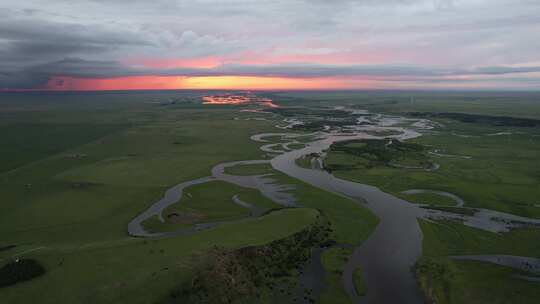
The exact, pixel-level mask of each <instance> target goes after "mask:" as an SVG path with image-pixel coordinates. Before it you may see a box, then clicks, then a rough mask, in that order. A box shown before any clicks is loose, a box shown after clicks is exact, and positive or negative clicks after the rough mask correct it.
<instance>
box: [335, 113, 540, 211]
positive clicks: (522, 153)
mask: <svg viewBox="0 0 540 304" xmlns="http://www.w3.org/2000/svg"><path fill="white" fill-rule="evenodd" d="M440 122H441V123H443V124H444V127H441V128H438V129H437V133H436V134H426V135H424V136H422V137H419V138H417V139H415V140H412V141H411V142H412V143H414V144H418V145H421V146H422V147H423V152H422V153H421V154H418V153H416V154H413V156H412V157H411V156H410V155H411V153H409V152H401V151H398V153H402V155H403V156H399V155H398V156H397V157H396V156H393V155H392V154H395V153H396V151H388V154H391V156H390V159H391V160H393V159H396V158H397V160H398V161H397V163H398V164H400V165H407V166H411V167H413V168H414V167H422V166H425V164H427V163H436V164H438V165H439V166H440V168H439V169H437V170H432V171H428V170H422V169H421V168H420V169H408V168H403V167H401V168H399V167H397V168H396V167H395V166H393V164H392V163H389V161H388V160H386V161H385V162H381V161H379V158H377V155H375V160H374V159H373V153H371V154H369V153H368V154H359V153H357V154H354V153H343V151H339V149H336V150H332V152H330V153H329V156H328V159H327V160H326V163H325V166H326V167H328V168H330V169H333V170H332V172H333V173H334V174H335V175H336V176H339V177H342V178H345V179H350V180H354V181H359V182H362V183H366V184H370V185H376V186H378V187H380V188H381V189H382V190H384V191H386V192H389V193H392V194H394V195H396V196H402V195H401V192H402V191H405V190H408V189H431V190H440V191H446V192H450V193H453V194H455V195H457V196H459V197H461V198H462V199H463V200H464V201H465V202H466V206H468V207H477V208H488V209H494V210H499V211H503V212H508V213H514V214H518V215H522V216H527V217H536V218H540V208H538V207H537V204H538V197H539V196H540V188H538V187H535V185H537V184H538V183H539V181H540V176H539V175H538V172H540V158H539V157H540V156H539V154H538V153H537V151H538V150H539V149H540V137H539V136H538V135H540V131H538V129H536V128H510V129H509V128H504V127H493V126H489V125H482V124H480V125H476V124H466V123H460V122H455V121H447V120H445V121H440ZM503 131H506V132H510V133H511V134H509V135H504V134H506V133H503V135H491V134H501V133H500V132H503ZM358 150H359V151H360V150H361V149H358ZM432 151H443V152H442V153H444V154H443V155H442V156H438V155H433V154H429V152H432ZM442 153H439V154H442ZM385 155H386V154H383V156H385ZM407 198H408V199H412V200H413V201H414V200H416V202H424V201H425V197H424V198H420V197H418V196H412V197H411V196H407ZM443 200H444V199H443ZM438 201H440V200H438ZM444 204H446V202H445V203H444Z"/></svg>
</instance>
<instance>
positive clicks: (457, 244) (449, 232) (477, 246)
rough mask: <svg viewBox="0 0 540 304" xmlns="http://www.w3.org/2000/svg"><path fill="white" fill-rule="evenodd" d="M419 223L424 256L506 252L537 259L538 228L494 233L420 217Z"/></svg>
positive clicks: (539, 249)
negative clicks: (422, 235)
mask: <svg viewBox="0 0 540 304" xmlns="http://www.w3.org/2000/svg"><path fill="white" fill-rule="evenodd" d="M419 223H420V228H421V229H422V233H423V234H424V241H423V253H424V255H426V256H449V255H475V254H509V255H519V256H530V257H537V258H540V242H538V240H539V239H540V229H534V228H528V229H513V230H511V231H510V232H503V233H493V232H488V231H484V230H480V229H475V228H471V227H468V226H465V225H463V224H461V223H458V222H455V221H440V222H428V221H425V220H419ZM517 244H519V246H517Z"/></svg>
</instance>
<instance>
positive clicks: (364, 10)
mask: <svg viewBox="0 0 540 304" xmlns="http://www.w3.org/2000/svg"><path fill="white" fill-rule="evenodd" d="M539 16H540V2H539V1H530V0H513V1H510V0H490V1H488V0H356V1H352V0H338V1H322V0H290V1H289V0H287V1H285V0H276V1H251V0H230V1H210V0H198V1H167V0H154V1H142V0H137V1H127V0H120V1H103V0H93V1H84V0H81V1H76V2H73V1H61V0H59V1H44V0H27V1H4V2H2V3H1V4H0V88H36V87H41V86H43V85H44V84H46V83H47V81H49V80H50V79H51V78H52V77H54V76H71V77H82V78H114V77H124V76H139V75H156V76H223V75H225V76H226V75H240V76H277V77H303V78H310V77H349V76H350V77H360V76H362V77H366V78H386V79H412V78H415V77H416V78H419V77H423V78H430V79H432V80H433V81H435V82H436V81H444V78H449V77H462V76H471V75H472V76H474V75H483V76H486V77H487V76H489V77H494V78H496V77H499V76H501V77H503V76H505V75H515V74H520V75H525V74H527V75H528V76H527V77H536V76H535V75H534V74H535V73H540V70H539V68H538V67H539V66H540V55H539V52H538V47H540V42H538V39H537V37H536V36H537V34H538V31H539V30H540V17H539ZM334 52H335V55H333V53H334ZM343 53H347V54H349V55H351V54H352V55H351V56H350V58H352V59H345V60H338V59H339V56H341V55H340V54H343ZM250 54H257V56H259V57H262V60H260V59H261V58H259V61H261V64H246V63H245V62H252V61H251V60H250V59H251V58H249V57H250V56H251V55H250ZM314 55H315V56H314ZM318 55H321V56H320V57H322V55H324V56H326V57H325V58H326V60H327V61H321V62H318V59H317V58H318V57H317V56H318ZM207 56H211V57H217V58H225V59H224V61H223V62H224V64H221V65H219V66H217V67H214V68H210V69H208V68H206V69H201V68H199V69H197V68H172V69H171V68H169V69H167V68H160V69H158V68H149V66H155V65H152V64H149V65H145V64H141V63H140V62H137V59H140V58H143V59H145V60H148V61H152V60H155V61H159V60H174V59H197V58H201V57H207ZM272 56H274V57H276V58H281V57H284V58H286V57H287V56H289V57H291V56H292V57H293V58H298V60H297V61H296V62H291V61H284V62H280V60H279V59H272V58H274V57H272ZM310 56H311V57H310ZM332 56H335V58H336V60H328V58H330V57H332ZM230 58H233V59H232V60H231V59H230ZM267 58H270V59H272V60H266V59H267ZM305 58H307V59H305ZM347 58H349V57H347ZM364 58H367V59H364ZM370 58H375V59H370ZM330 59H331V58H330ZM253 61H254V62H257V60H253ZM370 61H374V62H370ZM267 62H270V63H267ZM338 62H339V63H340V64H337V63H338ZM344 63H347V64H344ZM524 79H525V78H524ZM425 81H426V82H428V81H429V80H428V79H426V80H425Z"/></svg>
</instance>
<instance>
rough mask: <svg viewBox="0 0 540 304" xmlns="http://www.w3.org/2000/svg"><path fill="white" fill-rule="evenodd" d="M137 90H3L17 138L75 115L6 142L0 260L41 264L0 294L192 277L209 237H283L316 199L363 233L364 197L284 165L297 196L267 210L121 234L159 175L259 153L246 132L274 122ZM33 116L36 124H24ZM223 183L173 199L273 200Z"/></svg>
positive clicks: (126, 292)
mask: <svg viewBox="0 0 540 304" xmlns="http://www.w3.org/2000/svg"><path fill="white" fill-rule="evenodd" d="M182 94H185V96H184V95H182ZM142 95H143V96H140V95H137V94H135V95H131V94H120V93H118V94H117V93H114V94H91V96H88V95H84V94H82V95H81V94H79V95H77V94H73V95H72V94H65V95H64V94H58V95H51V96H49V95H47V96H44V97H43V96H30V97H28V96H26V99H21V98H22V97H20V96H19V95H17V97H14V98H13V100H12V101H11V102H8V101H6V100H5V99H2V103H3V104H2V105H3V108H2V112H1V113H0V115H1V116H2V117H3V118H6V119H5V120H2V123H0V133H1V132H4V133H8V132H10V131H11V130H16V131H17V132H19V131H20V132H19V135H20V136H23V137H25V138H26V137H29V138H39V137H40V132H41V130H42V129H46V128H47V127H48V126H49V125H50V126H51V130H56V129H55V128H57V126H58V125H66V126H67V125H69V124H75V123H76V124H78V127H77V128H69V127H66V128H60V129H61V131H55V132H56V133H55V132H52V133H51V134H53V135H51V136H53V137H55V138H54V140H51V141H46V140H43V141H32V142H27V143H25V145H26V146H23V145H20V146H17V147H18V148H15V146H14V148H13V149H11V150H10V152H9V154H10V156H9V157H11V158H9V159H17V157H19V156H17V155H16V154H18V153H21V157H20V159H21V162H20V163H19V165H16V166H12V167H10V169H9V171H6V172H3V173H1V174H0V192H1V193H2V203H1V204H0V240H1V243H0V248H3V250H2V251H0V264H1V265H4V264H5V263H8V262H9V261H10V260H12V259H13V258H14V257H17V256H20V257H25V258H32V259H36V260H37V261H39V262H40V263H42V264H43V265H44V267H45V269H46V273H45V274H44V275H43V276H41V277H39V278H36V279H33V280H31V281H28V282H24V283H20V284H17V285H14V286H10V287H5V288H2V289H0V297H1V298H2V299H3V300H4V299H5V301H7V302H8V303H28V302H29V301H30V300H31V299H32V298H33V295H35V294H40V295H41V299H42V301H41V302H42V303H62V302H68V303H111V302H114V303H148V302H155V301H156V299H159V298H161V297H163V296H165V295H167V294H168V292H169V291H170V290H172V289H173V288H175V287H177V286H178V284H179V282H181V281H184V280H189V279H190V278H191V276H192V274H193V273H192V271H193V268H192V267H193V263H192V259H191V256H192V255H193V254H194V253H204V252H205V251H207V250H209V249H211V248H212V246H222V247H225V248H230V249H234V248H240V247H245V246H257V245H263V244H268V243H270V242H272V241H275V240H279V239H283V238H286V237H287V236H290V235H292V234H294V233H296V232H298V231H300V230H302V229H304V228H305V227H307V226H309V225H311V224H312V223H313V222H314V221H315V220H316V217H317V214H319V212H318V211H316V210H314V209H315V208H319V207H321V208H322V207H324V208H325V209H326V210H325V212H327V213H328V218H329V219H330V221H331V223H332V225H333V227H332V229H333V232H332V233H333V234H332V237H333V238H335V239H336V240H338V241H346V242H352V243H358V242H360V241H361V240H363V239H364V238H365V237H367V235H369V232H370V229H372V227H373V226H374V224H375V222H376V220H375V218H374V217H373V216H372V215H371V214H370V213H369V212H367V211H366V210H365V209H363V208H361V207H359V206H358V205H357V204H356V203H354V202H352V201H349V200H347V199H344V198H341V197H338V196H336V195H333V194H330V193H326V192H324V191H321V190H316V189H314V188H313V187H310V186H308V185H305V184H301V183H298V182H297V181H294V180H292V179H290V178H287V177H284V176H283V177H280V181H278V182H286V183H295V184H297V189H296V190H295V191H296V192H295V195H297V196H298V199H299V201H300V202H301V203H302V205H303V206H305V207H307V208H296V209H285V210H280V211H275V212H272V213H269V214H267V215H264V216H262V217H260V218H253V219H246V220H244V221H242V222H238V223H229V224H223V225H220V226H219V227H217V228H214V229H211V230H208V231H203V232H200V233H197V234H195V235H190V236H181V237H175V238H171V239H159V240H144V239H137V238H131V237H128V236H127V234H126V227H127V223H128V222H129V221H130V220H131V219H132V218H133V217H135V216H136V215H137V214H138V213H139V212H141V211H142V210H144V209H146V208H147V207H148V206H149V204H151V203H152V202H155V201H156V200H158V199H159V198H160V197H161V195H162V194H163V192H164V191H165V190H166V189H168V188H169V187H171V186H173V185H175V184H178V183H180V182H183V181H187V180H191V179H195V178H199V177H203V176H208V175H209V174H210V170H211V168H212V167H213V166H214V165H216V164H218V163H221V162H228V161H236V160H245V159H261V158H263V157H264V153H262V152H261V151H260V150H259V149H258V146H259V145H260V143H255V142H253V141H251V140H250V139H249V138H250V136H251V135H253V134H256V133H263V132H269V131H273V125H274V124H275V122H273V121H261V120H243V119H238V120H235V119H234V118H235V117H238V116H242V115H246V117H251V116H253V114H248V113H238V111H237V110H238V108H236V107H217V108H216V107H212V106H201V105H199V104H197V103H194V102H193V101H192V99H193V98H195V97H194V96H196V94H195V93H177V94H165V93H163V94H161V93H160V94H156V95H151V94H148V95H147V94H142ZM81 96H82V97H81ZM20 102H25V103H24V106H21V104H20ZM42 102H43V103H45V104H46V106H45V105H44V104H42ZM44 109H47V111H46V112H44ZM35 124H40V125H42V127H40V128H36V127H32V126H33V125H35ZM14 125H17V127H16V128H13V127H14ZM60 129H58V130H60ZM30 133H31V134H30ZM230 134H234V136H230ZM60 135H61V136H60ZM14 137H17V136H16V135H14ZM48 144H50V146H47V145H48ZM32 145H34V146H32ZM30 146H32V147H34V148H35V150H36V151H40V153H39V154H33V155H32V156H31V157H27V156H24V157H22V155H23V150H24V149H28V150H32V149H33V148H32V147H30ZM29 147H30V148H29ZM216 147H219V149H217V148H216ZM5 153H8V152H5ZM6 157H8V156H7V155H6ZM263 167H264V166H263ZM6 168H7V167H6ZM232 170H236V169H232ZM240 170H241V171H243V173H242V172H234V173H240V174H252V173H253V172H258V170H261V169H259V168H257V169H256V170H255V171H253V170H252V169H245V168H241V169H240ZM267 170H268V168H265V169H264V168H263V169H262V171H263V172H264V171H267ZM230 187H231V186H230V185H227V186H223V185H221V186H219V187H214V186H213V187H209V188H206V189H204V188H202V189H199V190H195V191H190V192H191V194H192V197H193V198H192V199H191V200H192V204H191V205H190V204H189V202H181V203H180V204H179V206H182V207H181V208H184V207H188V206H189V207H190V208H194V209H197V208H199V209H201V208H202V207H204V206H203V205H198V204H197V203H198V202H201V201H204V202H205V203H207V204H211V205H212V206H211V207H212V208H213V207H216V206H217V204H219V202H225V198H227V202H226V203H227V204H228V205H227V206H228V207H227V208H226V209H223V210H224V211H226V212H229V211H231V210H235V208H236V207H238V206H236V205H234V204H230V195H231V194H233V193H234V194H237V193H238V194H239V196H240V198H241V199H242V200H244V201H246V202H249V203H254V204H260V206H266V207H270V206H273V205H274V204H273V203H271V202H268V201H267V200H264V199H261V197H260V194H259V193H258V192H254V191H246V190H245V189H236V188H235V189H233V190H231V189H230ZM233 188H234V187H233ZM194 194H197V195H194ZM195 198H196V199H195ZM218 198H219V200H218ZM210 200H211V201H210ZM218 201H219V202H218ZM328 202H332V203H334V204H337V206H338V207H339V206H341V204H343V209H339V208H338V210H332V209H334V208H332V205H329V204H328ZM184 203H185V204H184ZM208 206H209V205H208ZM208 206H207V207H208ZM229 207H231V208H229ZM334 207H335V205H334ZM209 208H210V207H209ZM210 209H211V208H210ZM210 209H208V208H207V210H203V211H209V210H210ZM201 210H202V209H201ZM240 210H241V209H238V210H236V211H240ZM243 211H244V210H242V212H243ZM214 215H215V214H214ZM214 215H212V214H211V215H209V216H214ZM229 215H231V214H227V215H224V214H221V215H219V216H218V217H216V219H217V218H223V216H225V217H229ZM236 215H239V213H238V214H237V213H236V212H235V214H234V215H233V217H235V216H236ZM359 218H360V219H362V220H359ZM154 224H155V223H154ZM161 228H162V227H161ZM161 228H156V229H161ZM165 229H168V228H165ZM353 229H356V231H353Z"/></svg>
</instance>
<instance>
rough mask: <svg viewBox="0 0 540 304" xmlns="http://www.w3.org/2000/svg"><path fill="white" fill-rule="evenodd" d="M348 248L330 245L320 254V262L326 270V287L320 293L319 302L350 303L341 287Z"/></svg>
mask: <svg viewBox="0 0 540 304" xmlns="http://www.w3.org/2000/svg"><path fill="white" fill-rule="evenodd" d="M351 254H352V249H350V248H340V247H332V248H329V249H327V250H325V251H324V252H323V253H322V255H321V262H322V264H323V267H324V270H325V271H326V284H327V288H326V289H325V290H324V291H323V293H322V294H321V303H350V302H351V300H350V298H349V295H348V294H347V293H346V292H345V290H344V289H343V282H342V280H341V276H342V274H343V269H344V267H345V264H346V263H347V261H348V259H349V256H350V255H351Z"/></svg>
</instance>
